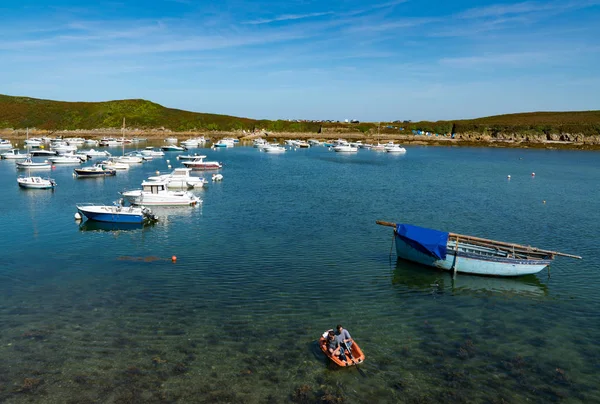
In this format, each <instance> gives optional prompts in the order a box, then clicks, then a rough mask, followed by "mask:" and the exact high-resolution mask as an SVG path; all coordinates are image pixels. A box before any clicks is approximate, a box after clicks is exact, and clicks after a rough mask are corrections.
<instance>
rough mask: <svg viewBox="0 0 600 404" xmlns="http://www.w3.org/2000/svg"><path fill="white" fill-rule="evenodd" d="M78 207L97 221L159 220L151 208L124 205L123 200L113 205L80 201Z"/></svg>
mask: <svg viewBox="0 0 600 404" xmlns="http://www.w3.org/2000/svg"><path fill="white" fill-rule="evenodd" d="M76 207H77V211H78V212H79V213H80V214H81V215H82V216H85V217H86V218H88V220H94V221H97V222H105V223H152V222H155V221H156V220H157V218H156V216H155V215H153V214H152V211H150V209H148V208H145V207H143V206H123V204H122V201H117V202H115V203H113V204H112V205H97V204H94V203H80V204H78V205H76Z"/></svg>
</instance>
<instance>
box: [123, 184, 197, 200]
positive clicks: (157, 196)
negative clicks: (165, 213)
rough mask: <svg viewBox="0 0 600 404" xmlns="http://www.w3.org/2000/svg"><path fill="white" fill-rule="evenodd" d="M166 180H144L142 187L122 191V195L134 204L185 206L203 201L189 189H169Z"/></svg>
mask: <svg viewBox="0 0 600 404" xmlns="http://www.w3.org/2000/svg"><path fill="white" fill-rule="evenodd" d="M167 188H168V184H167V182H166V181H144V182H142V189H136V190H133V191H125V192H122V193H121V195H123V197H124V198H125V199H127V200H128V201H129V203H131V204H132V205H148V206H151V205H152V206H185V205H191V206H194V205H196V204H199V203H202V199H200V198H198V197H197V196H196V195H194V194H193V193H191V192H188V191H169V190H168V189H167Z"/></svg>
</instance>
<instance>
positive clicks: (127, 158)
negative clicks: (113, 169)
mask: <svg viewBox="0 0 600 404" xmlns="http://www.w3.org/2000/svg"><path fill="white" fill-rule="evenodd" d="M115 160H116V161H118V162H119V163H125V164H140V163H143V162H144V159H143V158H142V157H138V156H133V155H131V154H126V155H124V156H119V157H115Z"/></svg>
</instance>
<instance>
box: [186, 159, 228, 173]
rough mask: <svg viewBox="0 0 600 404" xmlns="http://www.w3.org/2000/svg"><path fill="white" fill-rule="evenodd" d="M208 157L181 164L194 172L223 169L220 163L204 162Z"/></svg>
mask: <svg viewBox="0 0 600 404" xmlns="http://www.w3.org/2000/svg"><path fill="white" fill-rule="evenodd" d="M205 158H206V156H197V157H196V158H195V159H194V160H192V161H184V162H182V163H181V164H183V165H184V166H186V167H188V168H191V169H192V170H218V169H219V168H221V167H223V165H222V164H221V163H219V162H218V161H204V159H205Z"/></svg>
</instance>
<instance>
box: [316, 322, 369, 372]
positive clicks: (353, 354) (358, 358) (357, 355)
mask: <svg viewBox="0 0 600 404" xmlns="http://www.w3.org/2000/svg"><path fill="white" fill-rule="evenodd" d="M328 333H329V330H327V331H325V332H324V333H323V335H321V338H319V347H321V351H323V353H324V354H325V355H327V357H328V358H329V359H331V360H332V361H333V363H335V364H336V365H338V366H341V367H346V366H353V365H358V364H359V363H363V362H364V360H365V354H364V353H363V351H362V349H360V347H359V346H358V344H357V343H356V341H353V342H352V345H350V352H348V351H347V350H346V351H345V353H346V360H345V361H343V360H341V359H340V358H338V357H337V356H332V355H331V353H330V352H329V350H328V349H327V334H328Z"/></svg>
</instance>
